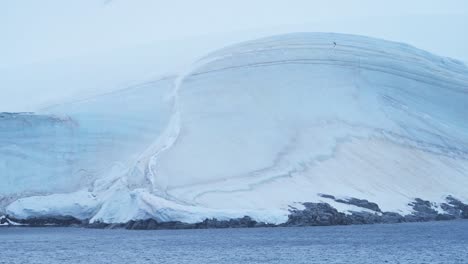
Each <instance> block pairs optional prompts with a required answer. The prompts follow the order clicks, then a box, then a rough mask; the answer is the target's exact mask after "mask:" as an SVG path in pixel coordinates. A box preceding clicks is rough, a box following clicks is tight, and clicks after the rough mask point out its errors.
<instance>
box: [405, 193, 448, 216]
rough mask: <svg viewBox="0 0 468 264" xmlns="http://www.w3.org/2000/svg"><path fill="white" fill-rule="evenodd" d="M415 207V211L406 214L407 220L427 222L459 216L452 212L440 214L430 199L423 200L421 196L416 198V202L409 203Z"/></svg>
mask: <svg viewBox="0 0 468 264" xmlns="http://www.w3.org/2000/svg"><path fill="white" fill-rule="evenodd" d="M409 205H410V206H411V207H413V210H414V212H413V213H412V214H410V215H406V216H405V220H406V222H426V221H434V220H436V221H440V220H452V219H455V218H457V215H452V214H450V213H445V214H440V213H438V212H437V211H436V210H435V209H434V207H435V204H432V203H431V202H430V201H426V200H422V199H420V198H416V199H414V202H412V203H410V204H409Z"/></svg>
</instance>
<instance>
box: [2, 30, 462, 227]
mask: <svg viewBox="0 0 468 264" xmlns="http://www.w3.org/2000/svg"><path fill="white" fill-rule="evenodd" d="M333 42H336V43H337V45H336V46H334V45H333ZM467 102H468V68H467V67H466V66H465V65H464V64H463V63H461V62H459V61H457V60H454V59H449V58H443V57H439V56H436V55H433V54H430V53H428V52H425V51H422V50H419V49H416V48H414V47H412V46H409V45H405V44H401V43H394V42H389V41H384V40H378V39H373V38H368V37H361V36H354V35H343V34H331V33H297V34H288V35H280V36H274V37H270V38H265V39H259V40H255V41H251V42H247V43H241V44H238V45H234V46H231V47H227V48H224V49H222V50H219V51H216V52H214V53H211V54H209V55H208V56H206V57H204V58H202V59H201V60H199V61H197V62H196V63H194V65H193V66H192V67H191V68H189V69H186V70H185V71H183V72H182V73H181V74H180V75H179V76H177V77H175V78H167V79H164V80H162V81H158V82H154V83H149V84H148V85H143V86H141V87H136V88H132V89H129V90H125V91H121V92H117V93H110V94H107V95H103V96H100V97H97V98H90V99H89V100H85V101H81V102H76V103H73V104H64V105H60V106H56V107H52V108H50V109H47V111H44V112H43V113H41V114H42V115H40V116H37V115H31V116H29V117H28V118H27V119H26V121H27V122H30V120H33V121H34V122H39V121H35V120H43V119H45V120H46V121H41V123H40V124H41V127H43V128H41V129H43V130H40V131H39V132H41V131H46V132H48V131H49V129H51V128H53V130H52V131H54V135H55V136H54V137H46V136H43V134H39V135H42V137H36V136H35V133H36V132H35V130H33V132H31V135H29V134H28V135H27V136H25V135H23V136H22V137H21V138H20V139H18V138H16V137H17V134H18V133H15V131H17V130H18V127H23V126H24V125H18V124H17V123H15V124H16V125H15V126H14V127H11V126H10V125H8V126H7V125H5V126H2V127H1V129H2V130H1V131H2V133H6V134H7V135H8V137H7V141H8V142H15V143H14V144H3V145H5V147H3V145H2V148H1V149H0V156H2V157H6V158H8V159H9V160H13V161H14V162H16V163H11V162H12V161H8V162H7V163H3V165H2V163H0V166H3V169H4V170H5V171H7V176H8V177H7V178H8V179H9V180H8V181H7V184H6V185H4V184H2V186H1V187H0V195H1V194H18V193H24V195H23V196H24V198H21V199H19V200H17V201H14V202H13V203H11V204H10V205H9V206H8V207H7V208H6V211H7V213H8V214H11V215H13V216H15V217H21V218H27V217H30V216H42V215H57V214H60V215H71V216H75V217H77V218H82V219H84V218H86V219H91V221H104V222H126V221H128V220H132V219H146V218H155V219H157V220H159V221H183V222H189V223H193V222H197V221H202V220H203V219H205V218H207V217H216V218H219V219H228V218H233V217H242V216H244V215H249V216H251V217H253V218H254V219H256V220H259V221H265V222H270V223H281V222H284V221H286V219H287V214H288V209H289V206H296V205H298V203H301V202H320V201H324V200H327V201H326V202H329V203H330V204H331V205H332V206H334V207H336V208H337V209H338V210H339V211H342V212H349V211H364V210H366V209H362V208H357V207H355V206H352V205H346V204H340V203H336V202H333V201H329V199H323V198H322V197H320V196H319V195H317V194H319V193H325V194H331V195H335V196H346V197H356V198H359V199H368V200H369V201H371V202H375V203H377V204H378V205H379V206H380V208H381V209H382V210H383V211H394V212H400V213H409V212H411V208H410V207H409V206H408V203H409V202H411V201H412V200H413V199H414V198H422V199H426V200H430V201H433V202H436V203H441V202H443V201H444V199H445V197H446V196H447V195H453V196H454V197H457V198H458V199H461V200H462V201H464V202H468V196H467V193H468V192H467V190H468V186H467V181H468V123H466V116H467V115H468V109H467V108H466V105H467ZM51 116H54V117H57V116H66V117H67V119H64V120H66V122H65V123H66V124H67V125H68V124H70V125H69V126H70V127H67V128H62V123H60V125H58V124H56V123H54V122H55V121H47V120H49V119H50V118H51ZM10 119H11V118H10ZM53 120H55V119H53ZM60 120H62V119H60ZM47 124H49V126H47ZM32 127H34V128H36V127H38V125H35V124H34V123H33V125H32ZM57 131H58V132H57ZM39 132H37V133H39ZM45 134H47V133H45ZM44 138H45V139H47V140H48V141H45V142H49V144H50V142H54V139H56V138H58V139H59V140H60V142H63V144H56V145H55V144H54V145H52V146H51V145H47V144H45V146H44V143H43V142H44V140H45V139H44ZM29 142H34V143H35V144H38V146H39V145H40V146H41V147H35V145H33V146H30V145H29V144H28V143H29ZM63 148H65V150H63ZM58 151H59V153H60V154H61V155H59V156H58V158H57V157H55V158H54V159H51V158H50V155H51V154H49V153H57V152H58ZM11 153H14V154H15V155H11ZM44 153H46V154H45V155H44ZM63 153H69V154H67V155H71V157H72V158H67V156H66V155H65V156H64V154H63ZM68 157H70V156H68ZM17 160H21V163H20V162H19V161H17ZM11 164H14V166H12V165H11ZM16 164H21V166H19V165H16ZM29 164H31V165H29ZM54 164H61V165H60V167H59V168H61V170H59V171H58V170H57V169H56V168H57V166H54ZM12 168H14V169H15V170H19V172H13V171H12ZM31 168H33V170H32V169H31ZM65 172H68V173H65ZM83 172H86V173H85V175H86V177H84V176H83V175H84V174H83ZM29 183H30V184H29ZM40 183H41V184H40ZM27 192H29V193H30V192H33V193H34V195H28V194H26V193H27Z"/></svg>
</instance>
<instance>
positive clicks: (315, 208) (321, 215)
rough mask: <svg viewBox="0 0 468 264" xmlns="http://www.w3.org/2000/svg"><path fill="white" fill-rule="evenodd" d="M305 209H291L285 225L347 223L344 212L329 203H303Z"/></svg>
mask: <svg viewBox="0 0 468 264" xmlns="http://www.w3.org/2000/svg"><path fill="white" fill-rule="evenodd" d="M303 205H304V207H305V208H304V209H303V210H298V209H295V208H293V209H292V210H290V214H289V216H288V221H287V222H286V223H285V224H283V226H327V225H346V224H348V220H347V218H346V215H345V214H344V213H340V212H338V211H337V210H336V209H335V208H333V207H332V206H330V205H329V204H327V203H303Z"/></svg>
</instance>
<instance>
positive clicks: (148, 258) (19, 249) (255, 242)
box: [0, 221, 468, 264]
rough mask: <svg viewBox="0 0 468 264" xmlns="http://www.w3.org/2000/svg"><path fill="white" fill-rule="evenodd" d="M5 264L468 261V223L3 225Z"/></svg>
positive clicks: (0, 241)
mask: <svg viewBox="0 0 468 264" xmlns="http://www.w3.org/2000/svg"><path fill="white" fill-rule="evenodd" d="M0 263H2V264H3V263H5V264H18V263H28V264H34V263H48V264H57V263H177V264H181V263H190V264H197V263H217V264H219V263H353V264H359V263H365V264H367V263H369V264H370V263H372V264H374V263H411V264H417V263H421V264H422V263H427V264H429V263H444V264H450V263H463V264H466V263H468V221H448V222H431V223H409V224H387V225H364V226H333V227H303V228H254V229H208V230H155V231H129V230H96V229H85V228H54V227H50V228H0Z"/></svg>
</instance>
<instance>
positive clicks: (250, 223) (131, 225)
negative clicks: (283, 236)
mask: <svg viewBox="0 0 468 264" xmlns="http://www.w3.org/2000/svg"><path fill="white" fill-rule="evenodd" d="M268 226H269V227H273V226H275V225H272V224H266V223H263V222H257V221H255V220H253V219H252V218H250V217H249V216H244V217H242V218H235V219H229V220H218V219H216V218H212V219H205V220H204V221H203V222H199V223H194V224H188V223H182V222H178V221H173V222H157V221H156V220H154V219H146V220H138V221H134V220H132V221H129V222H127V223H126V224H125V225H124V228H125V229H132V230H155V229H208V228H249V227H268Z"/></svg>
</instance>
